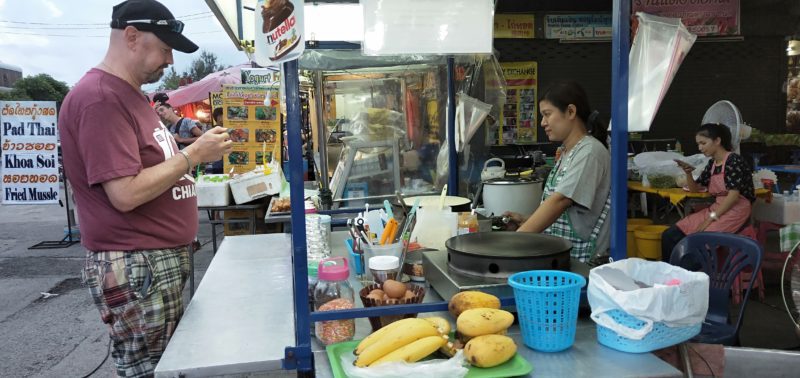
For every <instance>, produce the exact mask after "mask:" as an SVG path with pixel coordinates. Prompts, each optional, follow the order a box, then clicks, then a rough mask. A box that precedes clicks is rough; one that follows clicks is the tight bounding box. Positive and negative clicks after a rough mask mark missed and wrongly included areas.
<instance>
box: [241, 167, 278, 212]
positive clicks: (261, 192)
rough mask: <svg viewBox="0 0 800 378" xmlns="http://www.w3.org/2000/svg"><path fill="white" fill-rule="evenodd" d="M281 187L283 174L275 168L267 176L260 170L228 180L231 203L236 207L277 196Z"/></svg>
mask: <svg viewBox="0 0 800 378" xmlns="http://www.w3.org/2000/svg"><path fill="white" fill-rule="evenodd" d="M282 185H283V173H282V172H281V170H280V168H277V167H275V168H273V169H272V173H270V174H269V175H264V172H263V171H262V170H261V169H255V170H252V171H250V172H247V173H245V174H242V175H239V176H236V177H234V178H233V179H231V180H230V186H231V193H233V201H234V202H236V204H237V205H241V204H243V203H248V202H251V201H253V200H257V199H259V198H264V197H267V196H271V195H275V194H278V193H280V191H281V187H282Z"/></svg>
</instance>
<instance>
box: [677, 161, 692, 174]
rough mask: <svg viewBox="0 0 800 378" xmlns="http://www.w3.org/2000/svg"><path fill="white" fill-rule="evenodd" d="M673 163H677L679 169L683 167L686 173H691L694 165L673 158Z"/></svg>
mask: <svg viewBox="0 0 800 378" xmlns="http://www.w3.org/2000/svg"><path fill="white" fill-rule="evenodd" d="M675 163H677V164H678V166H679V167H681V169H683V171H684V172H686V173H691V172H692V171H694V167H693V166H692V165H691V164H689V163H687V162H685V161H682V160H678V159H675Z"/></svg>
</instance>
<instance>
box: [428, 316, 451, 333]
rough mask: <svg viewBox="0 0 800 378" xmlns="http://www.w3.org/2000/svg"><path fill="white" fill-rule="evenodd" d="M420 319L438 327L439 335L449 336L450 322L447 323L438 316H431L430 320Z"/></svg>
mask: <svg viewBox="0 0 800 378" xmlns="http://www.w3.org/2000/svg"><path fill="white" fill-rule="evenodd" d="M422 319H425V320H427V321H429V322H431V324H433V325H435V326H436V327H438V328H439V333H441V334H442V335H449V334H450V331H451V327H450V322H449V321H447V319H445V318H442V317H439V316H433V317H430V318H422Z"/></svg>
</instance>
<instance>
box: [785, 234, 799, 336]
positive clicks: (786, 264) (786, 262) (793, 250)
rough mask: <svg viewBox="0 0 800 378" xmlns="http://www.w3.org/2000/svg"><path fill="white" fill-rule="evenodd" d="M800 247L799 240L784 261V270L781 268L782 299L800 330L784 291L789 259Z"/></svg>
mask: <svg viewBox="0 0 800 378" xmlns="http://www.w3.org/2000/svg"><path fill="white" fill-rule="evenodd" d="M798 247H800V242H797V243H796V244H795V245H794V247H792V249H791V250H790V251H789V255H788V256H786V261H785V262H784V263H783V270H781V299H782V300H783V306H784V307H786V314H787V315H789V319H791V320H792V324H794V326H795V328H796V329H797V330H800V324H798V323H797V320H795V319H794V316H793V315H792V310H791V309H789V303H788V302H786V293H785V292H784V286H785V284H784V280H785V279H786V267H787V266H789V261H791V259H792V255H793V254H794V252H795V251H797V248H798Z"/></svg>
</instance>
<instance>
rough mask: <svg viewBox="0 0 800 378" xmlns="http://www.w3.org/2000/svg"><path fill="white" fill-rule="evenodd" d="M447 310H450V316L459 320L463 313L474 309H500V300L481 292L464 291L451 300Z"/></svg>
mask: <svg viewBox="0 0 800 378" xmlns="http://www.w3.org/2000/svg"><path fill="white" fill-rule="evenodd" d="M447 308H448V310H450V314H451V315H453V317H454V318H456V319H458V316H459V315H461V313H462V312H464V311H466V310H470V309H473V308H494V309H499V308H500V299H498V298H497V297H495V296H494V295H491V294H486V293H483V292H480V291H462V292H460V293H458V294H456V295H454V296H453V298H451V299H450V304H448V306H447Z"/></svg>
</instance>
